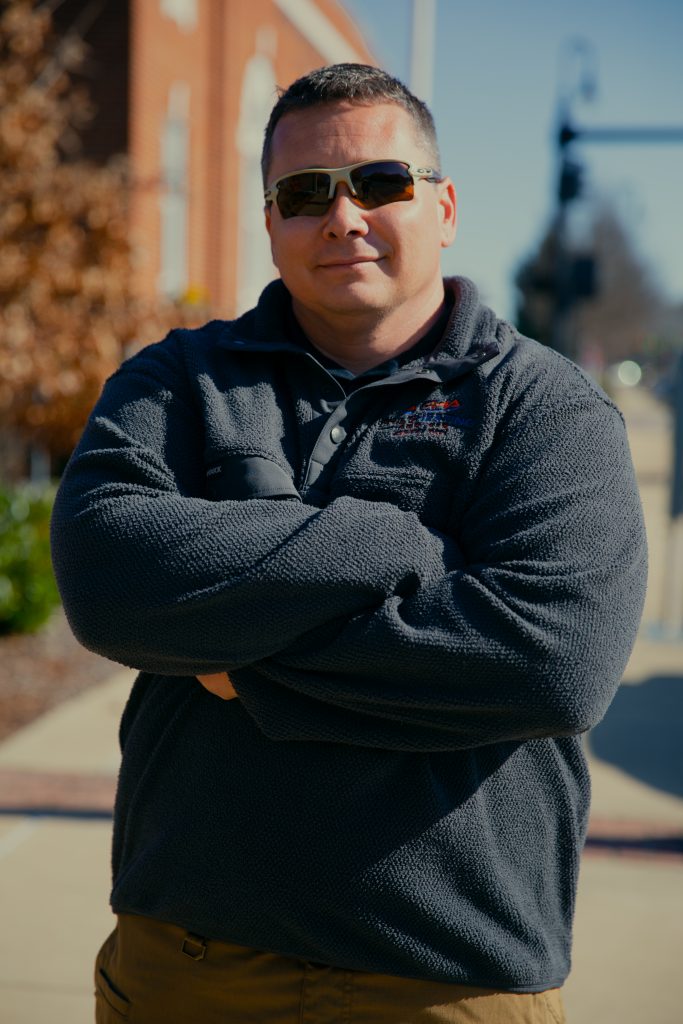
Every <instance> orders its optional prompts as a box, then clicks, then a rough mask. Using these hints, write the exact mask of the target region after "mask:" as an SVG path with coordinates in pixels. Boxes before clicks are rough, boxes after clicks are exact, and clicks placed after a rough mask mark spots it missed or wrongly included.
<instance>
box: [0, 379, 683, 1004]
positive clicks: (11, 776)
mask: <svg viewBox="0 0 683 1024" xmlns="http://www.w3.org/2000/svg"><path fill="white" fill-rule="evenodd" d="M619 400H620V403H621V404H622V407H623V408H624V410H625V413H626V415H627V419H628V422H629V429H630V433H631V443H632V447H633V451H634V458H635V461H636V465H637V468H638V471H639V479H640V481H641V487H642V494H643V503H644V506H645V508H646V518H647V521H648V534H649V538H650V548H651V559H652V569H651V576H650V591H649V596H648V601H647V604H646V609H645V617H644V622H643V629H642V631H641V636H640V638H639V640H638V643H637V645H636V649H635V651H634V654H633V657H632V658H631V661H630V663H629V666H628V669H627V672H626V675H625V679H624V685H623V686H622V687H621V689H620V691H619V694H618V695H617V698H616V699H615V701H614V704H613V705H612V708H611V709H610V711H609V713H608V715H607V716H606V718H605V720H604V721H603V722H602V723H601V724H600V725H599V726H598V727H597V728H596V729H595V730H594V731H593V733H592V734H591V736H590V737H589V740H588V747H589V756H590V760H591V765H592V774H593V786H594V795H593V813H592V819H591V829H590V839H589V843H588V846H587V848H586V853H585V856H584V861H583V866H582V871H581V878H580V886H579V901H578V910H577V919H576V932H575V953H574V969H573V971H572V975H571V977H570V979H569V981H568V982H567V985H566V987H565V1002H566V1006H567V1013H568V1019H569V1024H644V1022H646V1024H677V1022H678V1021H680V1019H681V1010H680V1006H681V1003H682V1002H683V972H681V969H680V959H681V949H683V745H682V744H681V742H680V722H681V718H682V715H681V711H682V710H683V639H681V638H677V639H675V640H671V639H669V640H662V641H658V640H657V639H656V638H655V637H656V630H655V629H654V627H655V626H656V625H657V623H658V621H659V617H660V615H661V602H662V593H663V588H664V581H663V576H664V570H665V566H666V550H665V539H666V533H665V525H666V489H665V484H666V476H667V473H668V466H669V464H670V463H669V462H668V449H667V435H666V414H665V412H664V411H663V410H662V409H661V407H659V406H658V405H657V404H656V403H655V402H654V401H653V400H652V399H651V398H650V397H649V396H648V395H647V394H646V393H643V392H639V391H638V392H629V393H626V394H624V395H623V396H620V399H619ZM133 675H134V674H133V673H131V672H128V671H125V670H122V671H121V672H119V673H117V674H116V675H115V676H114V677H113V678H112V679H111V680H110V681H109V682H107V683H104V684H102V685H101V686H98V687H95V688H93V689H92V690H89V691H86V692H85V693H83V694H81V695H80V696H78V697H76V698H74V699H73V700H71V701H69V702H67V703H65V704H62V705H61V706H60V707H58V708H56V709H55V710H53V711H51V712H49V713H48V714H46V715H44V716H43V717H42V718H41V719H39V720H37V721H36V722H34V723H32V724H31V725H29V726H28V727H26V728H25V729H23V730H21V731H20V732H18V733H16V734H15V735H14V736H12V737H10V738H9V739H8V740H6V741H5V742H4V743H3V744H0V812H1V813H0V905H1V906H2V908H3V921H4V923H5V927H4V928H3V929H2V932H1V933H0V1024H46V1022H48V1021H49V1022H50V1024H91V1022H92V1020H93V1000H92V987H93V986H92V980H91V973H92V963H93V960H94V956H95V953H96V950H97V948H98V947H99V945H100V943H101V942H102V940H103V939H104V937H105V936H106V934H107V933H108V931H109V930H111V927H112V925H113V918H112V915H111V913H110V911H109V910H108V906H107V899H108V893H109V845H110V838H111V817H110V814H111V802H112V799H113V793H114V786H115V776H116V771H117V766H118V748H117V728H118V721H119V717H120V714H121V710H122V708H123V704H124V702H125V700H126V697H127V694H128V691H129V689H130V684H131V681H132V678H133ZM169 1024H172V1022H171V1021H170V1022H169ZM198 1024H200V1022H198Z"/></svg>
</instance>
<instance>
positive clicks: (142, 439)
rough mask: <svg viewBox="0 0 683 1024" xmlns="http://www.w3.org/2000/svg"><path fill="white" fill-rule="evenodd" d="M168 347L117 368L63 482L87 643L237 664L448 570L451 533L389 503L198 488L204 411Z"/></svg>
mask: <svg viewBox="0 0 683 1024" xmlns="http://www.w3.org/2000/svg"><path fill="white" fill-rule="evenodd" d="M152 348H153V349H157V348H158V346H152ZM165 359H166V363H165V362H164V360H165ZM171 363H172V360H171V361H169V360H168V359H167V357H165V356H164V353H163V351H162V352H160V353H157V354H155V353H154V352H150V351H149V350H146V351H145V355H144V356H143V357H142V358H138V357H135V358H134V359H133V360H131V361H129V363H127V364H124V366H123V367H122V368H121V369H120V370H119V371H118V372H117V373H116V374H114V376H113V377H112V378H110V380H109V381H108V382H107V384H106V386H105V389H104V391H103V394H102V396H101V398H100V400H99V402H98V403H97V406H96V407H95V409H94V411H93V413H92V415H91V417H90V420H89V422H88V424H87V426H86V429H85V432H84V434H83V437H82V438H81V441H80V443H79V445H78V447H77V449H76V450H75V452H74V454H73V456H72V458H71V460H70V462H69V465H68V466H67V468H66V470H65V473H64V475H63V478H62V481H61V483H60V487H59V490H58V493H57V497H56V501H55V506H54V510H53V516H52V557H53V564H54V568H55V573H56V577H57V581H58V585H59V589H60V592H61V596H62V600H63V603H64V607H65V611H66V614H67V617H68V619H69V622H70V624H71V627H72V629H73V631H74V633H75V635H76V637H77V638H78V639H79V640H80V642H81V643H82V644H83V645H84V646H85V647H88V648H90V649H91V650H93V651H96V652H97V653H99V654H102V655H104V656H105V657H108V658H111V659H112V660H114V661H118V662H121V663H123V664H125V665H128V666H131V667H133V668H137V669H141V670H145V671H149V672H156V673H162V674H167V675H195V674H198V673H209V672H218V671H222V670H224V669H228V670H231V671H232V669H233V668H235V667H238V666H240V665H243V664H247V663H252V662H256V661H260V660H262V659H264V658H267V657H268V656H270V655H273V654H275V653H277V652H278V651H280V650H282V649H283V648H285V647H287V646H290V645H291V644H292V643H293V642H294V641H296V640H300V639H301V638H302V637H304V636H305V634H306V633H307V632H309V631H311V630H320V629H321V628H322V627H325V628H326V629H327V630H330V629H331V630H332V631H334V629H335V628H336V625H337V623H338V622H340V621H341V622H343V623H345V622H346V621H347V620H348V619H349V618H350V617H352V616H353V615H355V614H357V613H358V612H360V611H362V610H368V609H371V608H373V607H378V606H380V605H381V604H382V603H383V601H385V600H386V599H387V597H389V596H391V595H393V594H400V593H403V594H407V593H410V592H412V591H415V590H417V589H418V588H419V587H420V585H421V584H423V583H425V582H427V581H429V580H435V579H438V578H439V577H440V576H441V575H442V574H443V572H444V566H445V562H444V557H445V545H444V540H443V538H441V537H439V536H438V535H437V534H436V533H434V532H432V531H429V530H427V529H425V528H424V527H423V526H422V525H421V523H420V521H419V519H418V517H417V516H415V515H414V514H412V513H405V512H401V511H400V510H399V509H397V508H395V507H393V506H392V505H390V504H388V503H381V502H366V501H362V500H356V499H353V498H346V497H342V498H340V499H339V500H337V501H335V502H333V503H331V504H330V505H329V507H327V508H324V509H319V508H317V507H314V506H309V505H306V504H304V503H303V502H302V501H301V500H300V499H299V497H298V495H297V492H296V490H295V489H294V487H293V485H292V486H291V488H290V491H291V492H293V495H294V496H293V497H289V498H285V499H278V498H273V499H263V498H259V499H246V500H239V501H235V500H229V501H208V500H205V499H204V498H202V497H197V496H196V495H197V494H200V493H202V490H201V487H202V486H203V477H204V467H203V466H202V465H199V464H200V463H201V462H202V460H201V452H202V444H203V439H202V436H201V422H200V418H199V416H198V413H197V411H196V410H194V409H193V408H191V407H190V405H189V404H188V403H189V400H188V398H187V396H186V395H184V394H183V383H182V380H181V379H179V380H174V379H173V376H172V372H171V368H170V364H171ZM178 376H179V378H181V377H182V375H180V374H179V375H178ZM283 472H284V470H283Z"/></svg>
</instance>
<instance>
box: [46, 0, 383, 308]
mask: <svg viewBox="0 0 683 1024" xmlns="http://www.w3.org/2000/svg"><path fill="white" fill-rule="evenodd" d="M54 17H55V21H56V23H57V27H58V29H59V31H60V32H63V33H66V32H68V31H69V30H70V29H75V30H76V31H78V32H79V33H80V34H81V35H83V37H84V38H85V40H86V42H87V43H88V46H89V57H88V62H87V65H86V66H85V68H84V70H83V75H84V77H85V78H87V82H88V85H89V88H90V92H91V95H92V97H93V100H94V104H95V106H96V108H97V112H98V113H97V117H96V119H95V121H94V122H93V125H92V126H91V128H90V130H89V131H88V133H87V135H86V138H85V149H86V155H87V156H90V157H92V158H94V159H96V160H103V159H106V158H107V157H108V156H110V155H112V154H113V153H116V152H122V151H123V152H126V153H127V154H128V155H129V158H130V161H131V167H132V172H133V180H134V183H135V187H134V191H133V201H132V208H131V231H132V237H133V240H134V243H135V246H136V252H137V267H136V275H135V277H136V282H137V287H138V288H139V289H140V292H141V294H143V295H145V296H148V297H152V296H156V295H160V294H162V295H167V296H170V297H173V298H178V297H185V298H187V299H189V300H190V301H191V300H192V299H193V298H194V299H196V300H201V301H202V302H208V303H209V304H210V305H211V306H212V308H213V309H214V310H216V311H219V312H220V315H221V316H224V317H230V316H233V315H234V314H235V313H237V312H240V311H242V310H244V309H247V308H249V307H250V306H251V305H253V303H254V302H255V300H256V298H257V297H258V295H259V293H260V291H261V289H262V287H263V286H264V284H266V283H267V281H269V280H270V279H271V278H272V277H273V276H274V274H275V270H274V268H273V265H272V262H271V259H270V252H269V249H268V244H267V235H266V232H265V230H264V227H263V213H262V209H263V200H262V187H261V176H260V164H259V161H260V151H261V143H262V137H263V127H264V125H265V122H266V119H267V116H268V113H269V111H270V108H271V106H272V104H273V102H274V99H275V89H276V86H277V85H287V84H289V83H290V82H291V81H292V80H293V79H294V78H296V77H298V76H299V75H301V74H304V73H305V72H306V71H309V70H311V69H312V68H315V67H320V66H321V65H323V64H331V63H336V62H338V61H344V60H351V61H360V62H362V63H375V61H374V59H373V57H372V55H371V54H370V52H369V50H368V48H367V46H366V44H365V42H364V41H363V37H362V35H361V33H360V31H359V30H358V28H357V27H356V25H355V24H354V22H353V21H352V20H351V18H350V16H349V15H348V14H347V13H346V11H345V10H344V9H343V7H342V6H341V4H340V3H339V2H338V0H249V2H247V3H242V2H241V0H99V2H98V3H94V2H93V0H62V3H61V4H58V5H57V6H56V8H55V14H54Z"/></svg>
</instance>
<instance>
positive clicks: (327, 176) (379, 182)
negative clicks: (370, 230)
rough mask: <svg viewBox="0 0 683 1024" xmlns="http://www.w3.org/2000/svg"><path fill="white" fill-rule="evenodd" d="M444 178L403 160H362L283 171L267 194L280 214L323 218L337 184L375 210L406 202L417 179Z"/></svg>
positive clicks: (434, 179) (265, 194)
mask: <svg viewBox="0 0 683 1024" xmlns="http://www.w3.org/2000/svg"><path fill="white" fill-rule="evenodd" d="M420 179H422V180H424V181H431V182H438V181H443V178H442V177H441V174H440V173H439V171H437V170H435V169H434V168H433V167H413V165H412V164H409V163H405V162H404V161H403V160H363V161H361V163H359V164H349V165H348V166H347V167H305V168H304V169H303V170H301V171H294V172H293V173H292V174H283V175H282V177H281V178H277V179H276V180H275V181H274V182H273V183H272V185H269V186H268V188H267V189H266V191H265V193H264V198H265V201H266V203H272V202H276V203H277V208H278V210H279V211H280V214H281V216H282V217H283V218H284V219H285V220H287V219H288V218H289V217H322V216H323V214H325V213H327V211H328V210H329V208H330V206H331V205H332V203H333V202H334V196H335V192H336V189H337V185H339V183H340V182H344V184H345V185H346V186H347V188H348V190H349V192H350V193H351V196H352V197H353V200H354V202H355V203H357V205H358V206H360V207H362V208H363V209H364V210H376V209H377V207H378V206H386V205H387V204H388V203H407V202H409V201H410V200H411V199H412V198H413V196H414V195H415V182H416V181H419V180H420Z"/></svg>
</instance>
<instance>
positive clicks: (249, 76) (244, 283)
mask: <svg viewBox="0 0 683 1024" xmlns="http://www.w3.org/2000/svg"><path fill="white" fill-rule="evenodd" d="M275 99H276V96H275V74H274V71H273V66H272V64H271V62H270V60H269V59H268V57H266V56H265V55H264V54H261V53H257V54H255V55H254V56H253V57H252V58H251V59H250V60H249V62H248V63H247V66H246V68H245V71H244V79H243V81H242V96H241V100H240V117H239V123H238V125H237V139H236V143H237V151H238V153H239V154H240V179H239V180H240V190H239V218H238V239H237V313H238V314H239V313H243V312H244V311H245V310H247V309H250V308H251V307H252V306H254V305H255V304H256V302H257V301H258V297H259V295H260V294H261V292H262V291H263V289H264V287H265V286H266V285H267V284H268V282H269V281H272V279H273V278H274V277H275V275H276V271H275V268H274V267H273V261H272V259H271V256H270V243H269V241H268V235H267V233H266V229H265V226H264V223H263V184H262V180H261V146H262V144H263V130H264V128H265V125H266V121H267V120H268V117H269V115H270V111H271V108H272V106H273V103H274V102H275Z"/></svg>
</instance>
